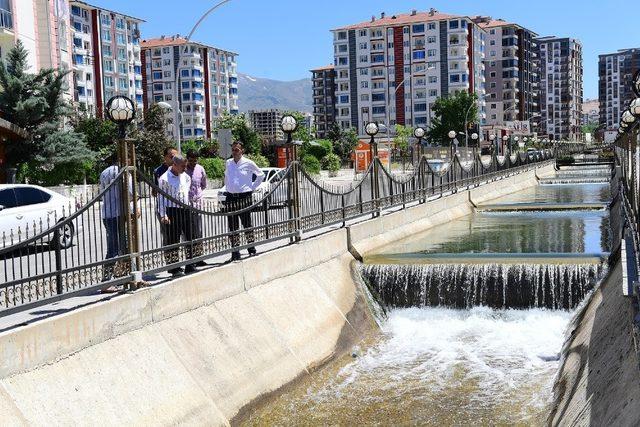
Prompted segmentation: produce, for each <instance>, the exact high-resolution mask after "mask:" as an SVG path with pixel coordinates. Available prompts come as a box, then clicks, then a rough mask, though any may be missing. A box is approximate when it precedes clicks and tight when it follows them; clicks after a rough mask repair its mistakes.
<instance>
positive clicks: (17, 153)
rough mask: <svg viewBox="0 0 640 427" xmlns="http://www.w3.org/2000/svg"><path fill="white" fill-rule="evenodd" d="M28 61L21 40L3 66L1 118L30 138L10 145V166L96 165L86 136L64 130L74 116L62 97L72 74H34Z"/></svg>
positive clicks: (45, 71)
mask: <svg viewBox="0 0 640 427" xmlns="http://www.w3.org/2000/svg"><path fill="white" fill-rule="evenodd" d="M27 58H28V52H27V50H26V49H25V48H24V46H23V44H22V42H21V41H20V40H18V41H17V42H16V45H15V47H14V48H13V49H11V50H10V51H9V53H8V55H7V61H6V64H5V63H1V62H0V114H1V115H2V117H3V118H4V119H5V120H8V121H9V122H11V123H13V124H15V125H17V126H20V127H21V128H23V129H25V130H27V131H28V132H29V135H30V136H29V138H27V139H26V140H24V141H22V140H9V141H7V144H6V146H5V149H6V153H7V163H8V164H9V165H12V166H19V165H21V164H30V168H42V167H45V168H47V169H51V168H53V167H56V166H57V165H59V164H71V165H74V164H76V165H77V164H80V163H84V162H87V161H92V160H93V158H94V157H95V156H94V153H93V152H92V151H91V150H89V149H88V148H87V145H86V142H85V138H84V136H83V135H82V134H79V133H76V132H73V131H70V130H64V129H62V127H61V124H62V121H63V120H64V119H65V118H66V117H67V116H68V114H69V112H70V108H69V105H68V104H67V103H66V102H65V100H64V99H63V96H62V95H63V93H64V91H65V88H66V82H65V79H66V76H67V74H68V72H62V71H59V70H54V69H43V70H40V71H39V72H37V73H36V74H32V73H30V72H28V69H29V66H28V64H27Z"/></svg>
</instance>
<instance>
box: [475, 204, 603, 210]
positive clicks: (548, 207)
mask: <svg viewBox="0 0 640 427" xmlns="http://www.w3.org/2000/svg"><path fill="white" fill-rule="evenodd" d="M607 207H608V205H607V204H606V203H500V204H484V205H478V206H477V207H476V211H479V212H523V211H524V212H526V211H595V210H603V209H606V208H607Z"/></svg>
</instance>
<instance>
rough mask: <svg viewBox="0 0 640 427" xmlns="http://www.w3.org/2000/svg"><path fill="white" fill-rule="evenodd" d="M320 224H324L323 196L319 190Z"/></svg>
mask: <svg viewBox="0 0 640 427" xmlns="http://www.w3.org/2000/svg"><path fill="white" fill-rule="evenodd" d="M320 223H321V224H324V196H323V192H322V190H320Z"/></svg>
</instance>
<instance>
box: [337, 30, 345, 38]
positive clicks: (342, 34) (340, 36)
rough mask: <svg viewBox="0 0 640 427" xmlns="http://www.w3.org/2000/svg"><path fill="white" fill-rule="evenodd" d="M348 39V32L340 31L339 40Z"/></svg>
mask: <svg viewBox="0 0 640 427" xmlns="http://www.w3.org/2000/svg"><path fill="white" fill-rule="evenodd" d="M346 39H347V32H346V31H340V32H339V33H338V40H346Z"/></svg>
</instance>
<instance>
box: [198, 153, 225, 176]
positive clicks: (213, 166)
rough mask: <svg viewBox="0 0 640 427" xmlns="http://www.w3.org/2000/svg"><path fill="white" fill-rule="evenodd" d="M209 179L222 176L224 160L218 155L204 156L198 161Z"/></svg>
mask: <svg viewBox="0 0 640 427" xmlns="http://www.w3.org/2000/svg"><path fill="white" fill-rule="evenodd" d="M198 163H200V164H201V165H202V167H203V168H204V170H205V171H206V172H207V176H208V177H209V178H211V179H220V178H222V177H223V176H224V163H225V162H224V160H222V159H221V158H219V157H215V158H205V159H200V160H199V161H198Z"/></svg>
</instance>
